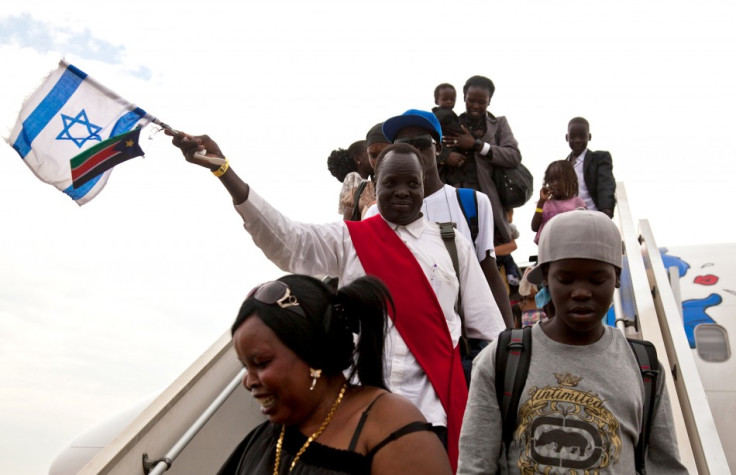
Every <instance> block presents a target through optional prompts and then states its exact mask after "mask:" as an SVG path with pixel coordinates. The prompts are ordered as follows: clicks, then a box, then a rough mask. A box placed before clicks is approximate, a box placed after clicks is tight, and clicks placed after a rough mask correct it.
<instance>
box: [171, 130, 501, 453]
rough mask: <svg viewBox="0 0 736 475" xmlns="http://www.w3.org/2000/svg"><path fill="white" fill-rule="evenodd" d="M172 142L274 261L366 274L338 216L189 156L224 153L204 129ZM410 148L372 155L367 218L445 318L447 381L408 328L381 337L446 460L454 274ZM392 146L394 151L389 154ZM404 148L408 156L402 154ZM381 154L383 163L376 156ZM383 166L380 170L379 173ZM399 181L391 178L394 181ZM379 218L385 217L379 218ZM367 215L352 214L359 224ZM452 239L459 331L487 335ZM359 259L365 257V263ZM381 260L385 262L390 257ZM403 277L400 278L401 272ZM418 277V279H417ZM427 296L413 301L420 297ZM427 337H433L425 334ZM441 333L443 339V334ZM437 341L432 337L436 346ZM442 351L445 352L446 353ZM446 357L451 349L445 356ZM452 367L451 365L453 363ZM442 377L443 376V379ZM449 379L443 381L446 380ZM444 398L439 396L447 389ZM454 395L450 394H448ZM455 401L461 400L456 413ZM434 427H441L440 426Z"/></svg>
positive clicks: (453, 430)
mask: <svg viewBox="0 0 736 475" xmlns="http://www.w3.org/2000/svg"><path fill="white" fill-rule="evenodd" d="M173 142H174V145H176V146H177V147H179V148H181V149H182V151H183V153H184V155H185V157H186V158H187V160H188V161H191V162H193V163H196V164H198V165H201V166H205V167H208V168H210V169H211V170H212V172H213V174H215V175H216V176H217V177H218V178H219V179H220V181H221V182H222V183H223V185H224V186H225V188H226V189H227V190H228V191H229V192H230V194H231V196H232V198H233V203H234V205H235V209H236V210H237V211H238V213H239V214H240V215H241V217H242V218H243V222H244V227H245V229H246V230H247V231H248V232H249V233H250V234H251V236H252V238H253V241H254V242H255V244H256V245H257V246H258V247H259V248H260V249H261V250H262V251H263V252H264V254H265V255H266V256H267V257H268V258H269V259H270V260H271V261H272V262H273V263H274V264H276V265H277V266H279V267H280V268H281V269H283V270H285V271H288V272H295V273H303V274H311V275H315V274H327V275H337V276H339V278H340V281H341V282H343V283H349V282H351V281H353V280H355V279H356V278H358V277H360V276H362V275H365V274H366V270H365V265H369V264H373V263H372V262H366V263H364V262H363V261H362V259H361V257H360V256H359V254H358V252H357V251H356V246H355V244H354V240H353V238H352V237H351V232H354V231H351V230H349V229H348V225H347V224H346V223H345V222H337V223H332V224H306V223H298V222H294V221H292V220H290V219H289V218H287V217H286V216H284V215H282V214H281V213H280V212H279V211H277V210H276V209H274V208H273V207H272V206H271V205H269V204H268V203H267V202H266V201H265V200H264V199H263V198H261V197H260V196H259V195H258V194H257V193H255V192H254V191H252V190H251V189H250V187H249V185H248V184H247V183H245V182H243V181H242V180H241V179H240V177H238V175H237V174H235V172H234V171H233V170H232V168H230V167H229V165H228V164H225V165H222V166H221V167H219V168H215V167H216V166H214V165H211V164H210V163H209V162H208V160H207V159H204V158H201V157H195V156H194V153H195V151H197V150H203V149H205V148H206V149H207V150H208V151H209V152H210V154H211V155H215V156H223V154H222V152H221V151H220V149H219V147H218V146H217V144H216V143H215V142H214V141H212V140H211V139H210V138H209V137H207V136H201V137H191V136H187V135H184V134H178V135H176V136H175V137H174V140H173ZM402 147H403V148H404V149H410V150H412V151H413V150H414V149H412V148H411V147H408V146H406V145H403V146H402V145H392V146H390V147H388V148H387V149H386V150H384V152H382V154H381V155H380V156H379V160H378V164H377V170H376V172H377V182H376V195H377V200H378V207H379V211H381V212H382V215H383V218H379V217H375V218H373V221H372V223H373V224H380V225H382V226H384V227H390V230H389V233H391V235H392V237H393V236H398V238H399V239H400V241H403V243H404V244H405V247H406V248H408V251H410V253H411V255H413V257H414V259H415V260H416V264H417V266H414V267H418V269H417V271H418V272H420V273H421V274H423V277H424V278H425V281H424V284H422V285H425V284H428V285H429V286H430V287H431V291H432V292H433V293H434V296H435V297H436V300H434V299H433V300H434V303H433V304H432V305H435V306H438V307H439V308H440V309H441V311H440V315H441V317H442V318H443V320H444V323H445V324H446V328H445V327H444V326H443V328H445V331H446V336H447V338H446V341H447V345H448V346H451V348H450V349H449V350H450V353H452V352H453V351H454V352H455V354H453V356H452V357H451V359H452V362H449V361H448V362H447V365H446V366H447V368H448V372H450V373H453V374H452V375H444V376H445V379H446V380H447V381H449V382H451V383H452V384H451V387H450V388H448V387H444V388H442V387H440V388H436V387H435V385H436V384H437V383H436V380H437V378H436V377H435V378H432V379H431V380H430V377H428V374H427V373H430V374H431V373H433V372H436V369H434V368H431V367H426V368H425V367H422V366H421V365H420V363H419V361H418V360H419V359H421V356H422V355H415V354H413V353H412V350H410V346H411V347H415V346H413V345H412V343H411V340H412V338H415V337H414V336H413V335H402V334H400V333H399V331H398V330H397V324H395V325H392V327H391V329H390V331H389V335H388V337H387V345H386V348H387V361H386V364H387V374H388V375H389V381H388V383H389V387H390V389H391V390H392V391H394V392H397V393H399V394H402V395H404V396H406V397H407V398H408V399H410V400H411V401H412V402H413V403H414V404H416V405H417V407H419V409H420V410H421V411H422V413H423V414H424V416H425V417H426V418H427V420H428V421H429V422H431V423H432V424H433V425H436V426H440V427H447V444H448V451H449V453H450V459H451V462H453V466H454V460H453V459H454V458H456V455H457V439H458V437H459V430H460V427H459V423H460V421H461V420H462V414H461V412H462V411H464V405H465V402H464V401H465V400H466V399H467V387H466V386H465V381H464V377H463V376H462V371H461V370H460V375H459V377H460V378H462V379H458V374H457V371H454V370H450V369H449V368H450V365H451V364H459V357H456V356H457V354H456V353H457V351H456V350H457V343H458V341H459V338H460V335H461V328H460V327H461V320H460V316H459V315H458V313H457V311H456V309H455V305H456V302H457V299H458V279H457V277H456V276H455V271H454V268H453V264H452V261H451V259H450V256H449V254H448V253H447V249H446V248H445V244H444V242H443V240H442V237H441V235H440V231H439V226H438V225H437V224H435V223H430V222H428V221H427V220H425V219H423V217H422V214H421V211H420V210H421V205H422V197H423V187H422V171H421V170H422V168H421V165H420V163H419V159H418V157H417V155H416V152H410V153H408V154H407V153H406V151H404V152H402V153H399V152H401V148H402ZM392 149H396V150H399V152H397V153H395V154H394V155H391V154H392V153H393V152H392ZM407 155H408V157H407ZM383 158H385V164H384V165H383V166H382V165H381V161H382V159H383ZM384 171H385V172H386V173H383V172H384ZM382 173H383V175H382ZM397 183H398V184H397ZM399 185H401V186H399ZM384 220H385V221H384ZM369 221H371V220H364V221H360V222H353V223H351V224H352V225H358V226H360V225H362V224H361V223H366V222H369ZM374 242H375V245H374V246H373V247H374V249H379V250H380V249H381V247H382V246H385V245H386V243H385V242H383V241H374ZM455 245H456V247H457V250H458V261H459V279H460V286H461V287H462V289H463V298H462V302H461V307H462V311H463V313H464V321H465V332H466V335H467V336H468V337H469V338H476V339H481V340H493V339H495V338H496V337H497V335H498V334H499V333H500V332H501V331H502V330H503V328H504V323H503V319H502V317H501V313H500V311H499V309H498V306H497V305H496V303H495V301H494V299H493V297H492V295H491V293H490V290H489V288H488V286H487V284H486V283H485V282H484V279H483V271H482V270H481V268H480V266H479V265H478V261H477V259H476V256H475V252H474V251H473V249H472V247H471V245H470V243H469V242H467V240H465V239H464V238H463V237H461V236H460V235H459V234H458V233H456V234H455ZM364 264H365V265H364ZM385 265H388V266H391V265H392V263H390V262H389V263H386V264H385ZM409 271H410V269H407V268H401V267H392V268H391V272H392V273H393V274H395V275H397V276H403V275H404V274H406V275H410V272H409ZM405 280H407V279H405ZM419 284H421V283H419V282H418V283H417V285H419ZM389 290H391V291H392V294H393V295H394V298H395V299H396V300H399V299H400V298H401V296H399V295H397V292H396V289H392V288H391V285H389ZM421 304H427V302H417V308H419V305H421ZM400 311H401V309H400V308H399V306H398V305H397V315H396V318H395V319H394V321H395V323H396V321H398V320H399V319H402V318H403V319H407V318H408V319H418V320H417V321H419V322H420V323H421V319H423V318H426V317H425V312H423V311H416V312H412V311H411V309H409V311H407V312H406V313H404V314H400V313H399V312H400ZM427 340H428V341H429V342H430V343H434V340H429V339H427ZM443 341H444V340H443ZM440 343H441V342H439V341H438V342H437V344H436V345H432V346H440ZM447 354H448V355H449V353H447ZM448 358H450V357H448ZM454 369H455V370H456V369H457V367H454ZM447 381H446V382H447ZM448 384H449V383H448ZM449 393H452V394H451V395H450V399H452V401H450V403H452V404H450V403H448V402H447V401H446V399H447V398H448V394H449ZM453 395H455V396H457V397H456V398H454V399H453V397H454V396H453ZM457 401H460V402H461V403H462V405H461V406H462V407H461V410H460V419H459V420H458V419H457V416H458V406H457ZM438 432H440V433H441V430H439V431H438Z"/></svg>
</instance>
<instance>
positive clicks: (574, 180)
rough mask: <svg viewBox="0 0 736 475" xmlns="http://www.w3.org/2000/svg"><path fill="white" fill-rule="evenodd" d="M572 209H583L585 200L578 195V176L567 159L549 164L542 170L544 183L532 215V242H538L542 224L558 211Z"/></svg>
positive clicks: (562, 211) (558, 212)
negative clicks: (533, 234) (533, 232)
mask: <svg viewBox="0 0 736 475" xmlns="http://www.w3.org/2000/svg"><path fill="white" fill-rule="evenodd" d="M574 209H585V202H583V200H582V199H580V197H578V177H577V175H576V174H575V169H574V168H573V167H572V165H570V162H568V161H567V160H557V161H554V162H552V163H550V164H549V166H548V167H547V170H546V171H545V172H544V184H543V185H542V189H541V190H539V201H537V209H536V210H535V212H534V216H533V217H532V231H535V232H536V233H537V235H536V236H534V244H539V236H541V235H542V229H543V228H544V225H545V224H546V223H547V221H549V220H550V219H552V218H553V217H555V216H557V215H558V214H560V213H564V212H566V211H572V210H574Z"/></svg>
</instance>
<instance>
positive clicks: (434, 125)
mask: <svg viewBox="0 0 736 475" xmlns="http://www.w3.org/2000/svg"><path fill="white" fill-rule="evenodd" d="M406 127H421V128H423V129H427V130H428V131H430V133H431V134H432V136H433V137H434V138H435V139H436V140H437V143H442V127H441V126H440V121H439V120H437V117H435V115H434V114H433V113H431V112H428V111H422V110H419V109H409V110H408V111H406V112H404V113H403V114H401V115H397V116H396V117H391V118H390V119H388V120H387V121H386V122H384V123H383V135H385V136H386V138H387V139H389V140H390V141H391V142H393V141H394V139H395V138H396V134H398V133H399V131H400V130H401V129H405V128H406Z"/></svg>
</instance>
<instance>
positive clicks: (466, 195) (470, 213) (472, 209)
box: [457, 188, 479, 245]
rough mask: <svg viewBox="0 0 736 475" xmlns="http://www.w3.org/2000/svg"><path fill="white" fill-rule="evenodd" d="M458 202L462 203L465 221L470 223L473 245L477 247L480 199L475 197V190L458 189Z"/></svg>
mask: <svg viewBox="0 0 736 475" xmlns="http://www.w3.org/2000/svg"><path fill="white" fill-rule="evenodd" d="M457 201H458V203H460V208H461V209H462V210H463V215H464V216H465V221H467V222H468V227H469V228H470V236H471V237H472V239H473V245H475V238H477V237H478V229H479V228H478V197H477V196H476V195H475V190H473V189H470V188H458V189H457Z"/></svg>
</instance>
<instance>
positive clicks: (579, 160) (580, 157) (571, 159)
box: [570, 148, 588, 165]
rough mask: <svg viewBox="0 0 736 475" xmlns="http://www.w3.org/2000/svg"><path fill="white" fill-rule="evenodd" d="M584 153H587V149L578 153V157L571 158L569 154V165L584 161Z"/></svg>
mask: <svg viewBox="0 0 736 475" xmlns="http://www.w3.org/2000/svg"><path fill="white" fill-rule="evenodd" d="M586 153H588V149H587V148H586V149H585V150H583V151H582V152H580V155H578V156H577V157H575V158H572V153H571V154H570V163H572V164H573V165H575V164H576V163H577V162H580V163H582V162H583V160H585V154H586Z"/></svg>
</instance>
